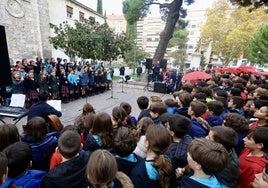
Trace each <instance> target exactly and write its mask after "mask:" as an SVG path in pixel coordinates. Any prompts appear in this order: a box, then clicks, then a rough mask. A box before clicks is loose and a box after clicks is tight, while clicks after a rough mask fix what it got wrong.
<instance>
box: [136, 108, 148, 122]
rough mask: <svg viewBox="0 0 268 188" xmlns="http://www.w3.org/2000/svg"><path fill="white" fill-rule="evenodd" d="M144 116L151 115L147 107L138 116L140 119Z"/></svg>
mask: <svg viewBox="0 0 268 188" xmlns="http://www.w3.org/2000/svg"><path fill="white" fill-rule="evenodd" d="M143 117H151V115H150V110H149V109H145V110H142V111H141V112H140V114H139V117H138V121H139V120H140V119H141V118H143Z"/></svg>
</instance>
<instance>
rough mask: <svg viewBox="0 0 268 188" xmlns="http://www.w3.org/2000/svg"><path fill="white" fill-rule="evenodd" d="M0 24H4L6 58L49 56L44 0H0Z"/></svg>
mask: <svg viewBox="0 0 268 188" xmlns="http://www.w3.org/2000/svg"><path fill="white" fill-rule="evenodd" d="M0 15H1V17H0V25H3V26H5V30H6V36H7V44H8V51H9V57H10V58H12V59H13V60H21V59H22V58H27V59H35V58H36V57H37V56H41V57H44V58H45V57H50V56H51V50H52V47H51V45H50V44H49V39H48V36H49V34H50V33H49V32H50V29H49V11H48V3H47V0H1V1H0Z"/></svg>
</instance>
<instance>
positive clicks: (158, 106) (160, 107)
mask: <svg viewBox="0 0 268 188" xmlns="http://www.w3.org/2000/svg"><path fill="white" fill-rule="evenodd" d="M150 111H152V112H153V113H158V116H160V115H161V114H163V113H165V112H167V106H166V105H165V104H164V103H163V102H154V103H152V104H151V105H150Z"/></svg>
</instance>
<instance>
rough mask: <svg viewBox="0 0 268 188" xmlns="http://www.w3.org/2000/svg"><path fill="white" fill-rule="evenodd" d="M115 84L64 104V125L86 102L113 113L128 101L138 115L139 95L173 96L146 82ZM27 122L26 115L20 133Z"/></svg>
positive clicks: (19, 124)
mask: <svg viewBox="0 0 268 188" xmlns="http://www.w3.org/2000/svg"><path fill="white" fill-rule="evenodd" d="M113 85H114V87H113V90H108V91H106V92H105V93H102V94H98V95H94V96H90V97H87V98H80V99H78V100H75V101H72V102H69V103H67V104H62V106H61V108H62V117H61V118H60V120H61V122H62V123H63V125H68V124H72V123H73V122H74V119H75V118H76V117H77V116H78V115H79V114H81V113H82V108H83V105H84V104H86V103H90V104H92V105H93V106H94V108H95V110H96V112H107V113H109V114H111V112H112V109H113V108H114V107H115V106H118V105H119V104H120V103H121V102H128V103H129V104H130V105H131V106H132V115H134V116H135V117H138V114H139V112H140V110H139V108H138V105H137V102H136V100H137V98H138V97H139V96H142V95H145V96H148V97H150V96H153V95H158V96H160V97H162V98H163V99H167V98H170V97H173V96H172V95H169V94H162V93H155V92H152V88H147V87H145V85H146V84H144V83H135V82H132V83H129V84H123V88H122V84H121V83H117V82H114V84H113ZM112 91H113V92H112ZM5 121H6V122H7V123H12V122H13V121H12V119H10V118H5ZM26 122H27V117H24V118H22V119H21V120H20V121H19V122H18V123H17V127H18V128H19V131H20V133H21V132H22V125H24V124H26Z"/></svg>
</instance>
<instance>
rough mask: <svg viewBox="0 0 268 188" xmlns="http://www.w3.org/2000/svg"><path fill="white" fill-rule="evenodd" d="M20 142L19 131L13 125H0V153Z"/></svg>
mask: <svg viewBox="0 0 268 188" xmlns="http://www.w3.org/2000/svg"><path fill="white" fill-rule="evenodd" d="M18 141H20V135H19V130H18V128H17V127H16V125H14V124H3V125H0V151H2V150H3V149H5V148H6V147H7V146H9V145H11V144H13V143H15V142H18Z"/></svg>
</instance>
